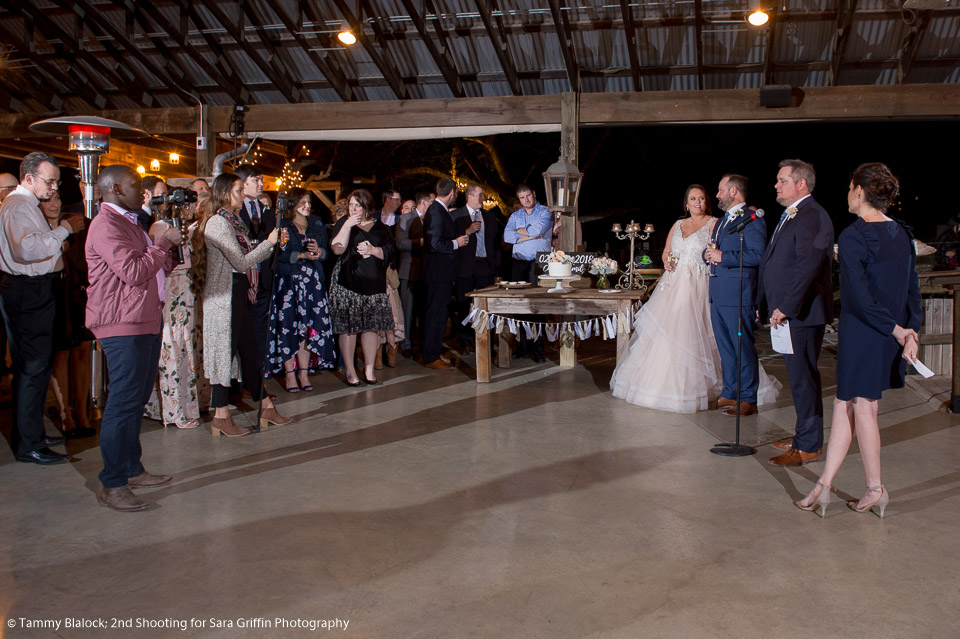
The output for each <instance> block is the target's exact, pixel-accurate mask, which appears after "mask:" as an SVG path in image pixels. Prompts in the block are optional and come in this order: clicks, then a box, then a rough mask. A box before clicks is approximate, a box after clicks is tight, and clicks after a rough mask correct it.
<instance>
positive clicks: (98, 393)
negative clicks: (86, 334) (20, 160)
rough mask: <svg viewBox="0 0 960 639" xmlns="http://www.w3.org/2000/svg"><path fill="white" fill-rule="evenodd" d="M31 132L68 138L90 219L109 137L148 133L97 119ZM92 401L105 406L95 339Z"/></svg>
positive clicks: (59, 121) (45, 124) (52, 122)
mask: <svg viewBox="0 0 960 639" xmlns="http://www.w3.org/2000/svg"><path fill="white" fill-rule="evenodd" d="M30 130H31V131H35V132H37V133H45V134H47V135H64V134H66V135H68V136H69V144H70V146H69V150H70V151H73V152H75V153H77V156H78V158H79V166H80V181H81V182H83V185H84V190H83V207H84V213H85V215H86V217H87V219H88V220H92V219H93V212H94V202H93V184H94V182H95V181H96V179H97V173H99V172H100V156H101V155H103V154H104V153H107V152H109V151H110V134H111V133H113V135H114V136H116V137H140V136H146V135H148V134H147V132H146V131H143V130H141V129H138V128H136V127H132V126H130V125H129V124H124V123H123V122H117V121H116V120H108V119H106V118H100V117H96V116H86V115H79V116H64V117H59V118H49V119H47V120H39V121H37V122H34V123H33V124H31V125H30ZM90 401H91V403H92V404H93V406H94V407H95V408H101V407H102V406H103V350H102V348H101V347H100V343H99V342H97V341H96V340H95V341H94V342H93V347H92V350H91V352H90Z"/></svg>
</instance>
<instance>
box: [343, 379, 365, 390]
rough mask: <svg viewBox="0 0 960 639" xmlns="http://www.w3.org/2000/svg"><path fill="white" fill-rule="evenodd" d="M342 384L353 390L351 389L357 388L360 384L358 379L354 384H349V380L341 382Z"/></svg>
mask: <svg viewBox="0 0 960 639" xmlns="http://www.w3.org/2000/svg"><path fill="white" fill-rule="evenodd" d="M343 383H344V384H346V385H347V386H350V387H351V388H353V387H356V386H359V385H360V384H361V383H362V382H361V381H360V380H359V379H358V380H357V381H355V382H351V381H350V380H349V379H345V380H343Z"/></svg>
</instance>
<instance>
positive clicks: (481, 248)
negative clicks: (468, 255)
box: [473, 210, 487, 257]
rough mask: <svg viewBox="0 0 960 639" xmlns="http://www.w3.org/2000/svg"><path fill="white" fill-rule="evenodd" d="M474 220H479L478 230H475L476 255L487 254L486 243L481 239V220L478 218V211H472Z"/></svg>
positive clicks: (482, 255) (483, 255) (484, 255)
mask: <svg viewBox="0 0 960 639" xmlns="http://www.w3.org/2000/svg"><path fill="white" fill-rule="evenodd" d="M473 216H474V217H473V219H474V221H475V222H480V230H479V231H477V257H486V256H487V245H486V244H485V243H484V241H483V220H482V219H480V211H479V210H476V211H474V212H473Z"/></svg>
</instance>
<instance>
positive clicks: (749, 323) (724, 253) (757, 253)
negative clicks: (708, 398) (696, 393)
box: [703, 173, 767, 416]
mask: <svg viewBox="0 0 960 639" xmlns="http://www.w3.org/2000/svg"><path fill="white" fill-rule="evenodd" d="M746 198H747V178H745V177H743V176H742V175H736V174H733V173H728V174H726V175H724V176H723V179H721V180H720V185H719V186H718V187H717V200H718V201H719V202H720V208H721V210H723V211H726V215H724V216H723V217H722V218H720V219H719V220H717V222H716V224H715V225H714V227H713V235H712V236H711V240H712V241H714V242H716V248H708V249H706V250H705V251H704V252H703V257H704V259H705V260H706V261H707V262H709V263H710V264H711V265H712V266H711V267H710V271H711V275H715V277H711V278H710V322H711V323H712V324H713V335H714V338H715V339H716V340H717V350H719V351H720V363H721V367H722V369H723V392H721V394H720V398H719V399H718V400H717V407H718V408H721V409H722V410H723V414H724V415H733V416H736V414H737V332H738V326H739V325H742V340H741V353H740V395H739V398H740V414H741V415H753V414H754V413H756V412H757V388H758V387H759V385H760V377H759V370H758V369H759V364H758V363H757V349H756V347H755V346H754V343H753V323H754V320H755V319H756V317H757V307H756V299H757V275H758V272H759V268H758V267H759V266H760V260H761V259H763V253H764V250H765V249H766V247H767V227H766V226H765V225H764V223H763V219H762V218H761V219H758V220H754V221H753V222H752V223H751V224H748V225H747V226H745V227H743V231H742V232H743V297H739V292H740V257H741V251H740V236H739V234H733V235H731V234H730V230H731V229H733V228H736V226H737V225H738V224H739V223H740V222H741V221H742V219H741V218H743V216H744V214H746V213H749V212H750V211H749V210H748V209H747V206H746ZM740 320H742V321H740Z"/></svg>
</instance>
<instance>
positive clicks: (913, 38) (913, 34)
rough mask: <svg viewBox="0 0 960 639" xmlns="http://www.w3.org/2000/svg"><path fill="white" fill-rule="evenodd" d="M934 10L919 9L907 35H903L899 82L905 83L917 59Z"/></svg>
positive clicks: (898, 71)
mask: <svg viewBox="0 0 960 639" xmlns="http://www.w3.org/2000/svg"><path fill="white" fill-rule="evenodd" d="M932 14H933V12H932V11H929V10H927V11H918V12H916V14H915V17H914V21H913V24H911V25H910V29H909V30H908V31H907V33H906V35H904V36H903V46H902V47H901V48H900V60H899V62H898V63H897V84H905V83H906V81H907V76H908V75H909V74H910V69H912V68H913V62H914V60H916V59H917V51H919V50H920V42H921V41H922V40H923V36H924V34H925V33H926V32H927V27H928V26H930V18H931V15H932Z"/></svg>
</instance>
